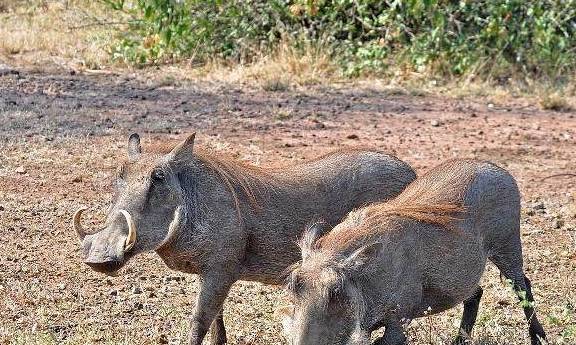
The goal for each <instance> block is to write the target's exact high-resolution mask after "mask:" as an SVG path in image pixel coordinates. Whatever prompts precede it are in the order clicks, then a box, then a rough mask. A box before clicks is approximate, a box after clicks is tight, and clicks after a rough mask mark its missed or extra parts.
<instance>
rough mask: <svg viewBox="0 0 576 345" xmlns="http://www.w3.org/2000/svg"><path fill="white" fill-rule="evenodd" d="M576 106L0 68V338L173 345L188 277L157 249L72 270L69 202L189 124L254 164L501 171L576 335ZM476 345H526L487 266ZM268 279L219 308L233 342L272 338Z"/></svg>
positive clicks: (561, 319) (544, 280)
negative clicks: (348, 162)
mask: <svg viewBox="0 0 576 345" xmlns="http://www.w3.org/2000/svg"><path fill="white" fill-rule="evenodd" d="M574 115H575V114H573V113H555V112H547V111H541V110H538V108H537V107H535V106H533V105H531V104H530V102H529V101H526V100H515V99H510V100H508V101H506V102H504V103H502V104H499V103H495V102H491V101H489V100H488V99H475V100H471V99H464V100H458V99H451V98H444V97H438V96H417V95H411V94H410V93H409V92H405V91H402V90H399V89H387V88H381V87H373V86H370V85H369V84H362V85H359V86H358V85H356V86H354V85H344V86H338V87H324V86H323V87H320V86H317V87H311V88H308V89H290V90H285V91H278V92H270V91H263V90H261V89H260V88H257V87H253V86H248V85H226V84H221V83H209V82H195V83H189V82H188V83H181V84H179V85H173V84H170V83H166V82H157V81H154V80H151V81H147V80H141V79H139V78H136V77H135V76H131V75H128V74H127V75H113V74H111V75H98V76H85V75H69V74H58V73H55V74H35V73H31V72H26V71H4V72H3V73H0V320H2V322H1V323H0V343H1V344H33V343H35V344H92V343H95V344H157V343H174V344H177V343H181V342H183V341H184V340H185V338H186V330H187V315H189V312H190V311H191V310H192V308H193V305H194V296H195V291H196V279H197V278H196V277H195V276H186V275H181V274H179V273H175V272H171V271H169V270H168V269H167V268H166V267H164V266H163V264H162V263H161V262H160V260H159V259H158V258H157V257H156V256H155V255H152V254H150V255H145V256H142V257H139V258H137V259H135V260H134V261H133V262H131V264H129V265H128V267H127V268H125V269H124V271H123V272H122V275H121V276H119V277H115V278H109V277H105V276H101V275H98V274H96V273H94V272H92V271H91V270H90V269H89V268H88V267H86V266H84V265H82V264H81V261H80V257H79V246H78V241H77V239H76V238H75V235H74V233H73V231H72V229H71V227H70V218H71V215H72V212H73V211H74V210H75V209H76V208H77V207H78V206H80V205H86V206H89V207H90V208H91V212H89V214H87V215H86V219H85V222H86V224H87V225H88V224H90V222H91V223H92V224H91V225H92V228H94V229H95V228H96V227H97V226H98V223H99V221H101V220H102V218H103V214H104V210H105V207H106V205H107V203H108V202H109V200H110V183H111V180H112V176H113V174H114V171H115V166H116V164H117V163H118V162H119V160H121V159H123V158H124V156H125V148H126V138H127V136H128V135H129V133H131V132H134V131H137V132H140V134H141V135H142V137H143V142H144V149H145V147H146V145H147V144H150V143H152V142H158V141H166V142H176V140H178V139H181V138H183V137H184V135H185V134H186V133H190V132H193V131H196V132H198V135H197V140H198V143H199V144H200V145H205V146H210V147H213V148H214V149H216V150H222V151H227V152H229V153H231V154H233V155H235V156H237V157H238V158H239V159H242V160H247V161H250V162H253V163H255V164H269V163H270V164H276V165H283V164H291V163H293V162H295V161H298V160H301V159H304V158H311V157H314V156H317V155H319V154H321V153H324V152H327V151H329V150H332V149H336V148H339V147H352V146H367V147H374V148H378V149H382V150H385V151H390V152H394V153H396V154H397V155H398V156H399V157H400V158H402V159H404V160H406V161H408V162H409V163H411V164H412V165H413V166H414V168H415V169H417V170H418V171H421V172H422V171H425V170H426V169H427V168H429V167H431V166H433V165H434V164H436V163H438V162H439V161H441V160H443V159H448V158H452V157H473V158H479V159H489V160H492V161H494V162H496V163H498V164H500V165H502V166H503V167H505V168H507V169H509V170H510V171H511V172H512V173H513V174H514V176H516V178H517V179H518V181H519V184H520V188H521V191H522V194H523V198H524V201H523V205H524V208H523V221H522V239H523V242H524V250H525V261H526V270H527V272H528V274H529V276H530V277H531V279H532V282H533V285H534V290H535V291H534V292H535V295H536V299H537V302H538V310H539V313H540V315H541V319H542V320H543V322H544V324H545V327H546V329H547V330H548V332H549V335H550V338H551V340H552V343H554V344H576V231H575V229H576V200H575V195H574V192H575V190H574V186H576V178H562V177H559V178H556V179H550V180H548V181H545V182H542V181H541V179H542V178H543V177H545V176H548V175H552V174H556V173H563V172H576V160H575V159H574V152H575V149H576V145H575V141H576V119H575V118H574ZM483 286H484V288H485V294H484V296H485V297H484V299H483V301H482V305H481V311H480V315H479V318H478V324H477V325H478V327H477V329H476V332H475V339H476V344H528V340H527V331H526V328H525V326H524V320H523V314H522V312H521V309H520V307H519V306H518V305H517V302H516V300H515V298H514V296H513V294H512V293H511V291H510V289H509V288H508V287H507V286H506V285H505V284H503V283H501V282H500V281H499V279H498V275H497V273H496V271H495V270H494V268H493V267H491V266H490V267H489V269H488V270H487V273H486V275H485V278H484V282H483ZM282 297H283V296H282V293H281V291H280V290H279V289H278V288H275V287H266V286H262V285H259V284H255V283H238V284H237V285H235V287H234V288H233V291H232V293H231V294H230V297H229V298H228V300H227V302H226V306H225V318H226V322H227V324H228V326H229V329H228V331H229V336H230V340H231V343H232V344H282V343H283V340H282V338H281V336H280V335H279V334H280V323H279V321H278V319H277V318H276V317H275V316H274V314H273V311H274V309H275V308H276V307H278V306H280V305H282V303H283V302H282ZM460 313H461V310H460V309H455V310H451V311H448V312H446V313H444V314H442V315H441V316H437V317H433V318H430V319H426V320H419V321H416V322H414V323H413V324H412V325H411V327H410V328H409V335H410V339H411V340H412V343H413V344H430V343H433V344H444V343H446V342H447V341H448V340H449V339H450V338H451V336H452V335H453V334H454V332H455V331H456V328H457V324H458V323H459V318H460Z"/></svg>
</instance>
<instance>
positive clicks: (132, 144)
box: [128, 133, 142, 160]
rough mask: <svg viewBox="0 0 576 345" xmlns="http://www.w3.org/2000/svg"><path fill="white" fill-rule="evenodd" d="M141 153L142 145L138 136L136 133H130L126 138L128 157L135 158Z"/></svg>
mask: <svg viewBox="0 0 576 345" xmlns="http://www.w3.org/2000/svg"><path fill="white" fill-rule="evenodd" d="M141 153H142V147H140V136H139V135H138V133H132V134H130V138H128V158H129V159H131V160H135V159H137V158H138V156H140V154H141Z"/></svg>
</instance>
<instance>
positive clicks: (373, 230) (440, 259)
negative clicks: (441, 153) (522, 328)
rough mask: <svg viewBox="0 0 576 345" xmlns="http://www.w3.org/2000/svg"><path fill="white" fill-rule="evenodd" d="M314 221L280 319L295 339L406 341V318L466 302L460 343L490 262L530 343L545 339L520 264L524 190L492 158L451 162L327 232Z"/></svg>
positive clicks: (392, 344)
mask: <svg viewBox="0 0 576 345" xmlns="http://www.w3.org/2000/svg"><path fill="white" fill-rule="evenodd" d="M317 229H318V226H312V227H310V228H309V229H308V230H307V232H306V234H305V236H304V239H303V241H302V244H301V246H302V262H301V264H299V265H297V266H295V267H294V270H293V272H292V273H291V275H290V277H289V282H288V290H289V293H290V296H291V298H292V300H293V302H294V305H293V306H289V307H285V308H283V309H282V312H283V313H284V314H285V317H286V318H285V320H284V322H283V324H284V328H285V331H286V333H287V337H288V338H289V339H290V340H291V344H293V345H324V344H325V345H339V344H358V345H360V344H369V340H370V334H371V332H372V331H374V330H376V329H377V328H380V327H382V326H385V328H386V329H385V332H384V335H383V336H382V337H381V338H379V339H378V340H377V341H376V342H375V343H374V344H387V345H399V344H404V343H405V342H406V337H405V335H404V333H403V325H404V324H405V323H407V322H409V321H410V320H412V319H414V318H418V317H422V316H425V315H430V314H435V313H439V312H441V311H444V310H446V309H448V308H451V307H453V306H455V305H457V304H459V303H461V302H464V314H463V317H462V321H461V325H460V331H459V334H458V337H457V338H456V339H455V341H454V343H456V344H462V343H464V342H465V341H466V338H467V337H469V335H470V333H471V331H472V327H473V325H474V323H475V320H476V314H477V312H478V306H479V302H480V297H481V296H482V288H481V287H480V286H479V285H478V284H479V281H480V278H481V276H482V274H483V272H484V267H485V265H486V260H487V259H489V260H490V261H492V262H493V263H494V264H495V265H496V266H497V267H498V269H499V270H500V272H501V273H502V274H503V275H504V276H505V277H506V278H508V279H509V280H510V281H511V282H512V284H513V287H514V290H515V291H516V293H517V294H518V296H519V297H520V298H521V300H522V306H523V308H524V313H525V315H526V318H527V319H528V323H529V333H530V338H531V341H532V344H534V345H535V344H541V340H542V339H545V337H546V336H545V333H544V330H543V329H542V326H541V325H540V323H539V322H538V319H537V318H536V314H535V311H534V299H533V297H532V291H531V288H530V281H529V280H528V278H527V277H526V276H525V275H524V273H523V269H522V265H523V263H522V247H521V243H520V196H519V192H518V188H517V186H516V182H515V181H514V178H513V177H512V176H511V175H510V174H509V173H508V172H506V171H505V170H503V169H501V168H499V167H497V166H495V165H493V164H490V163H486V162H478V161H472V160H454V161H449V162H447V163H445V164H442V165H440V166H439V167H437V168H435V169H433V170H432V171H430V172H428V173H427V174H426V175H424V176H421V177H419V178H418V179H417V180H416V181H414V182H413V183H412V184H410V185H409V186H408V187H407V188H406V189H405V190H404V192H402V193H401V194H400V195H399V196H398V197H396V198H395V199H392V200H390V201H388V202H384V203H376V204H373V205H370V206H368V207H365V208H362V209H359V210H356V211H353V212H351V213H350V214H349V215H348V217H346V219H345V220H344V221H343V222H342V223H340V224H338V225H337V226H336V227H335V228H334V229H333V230H332V231H330V232H328V233H326V234H325V235H323V236H322V237H320V236H318V234H317Z"/></svg>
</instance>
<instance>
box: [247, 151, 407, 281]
mask: <svg viewBox="0 0 576 345" xmlns="http://www.w3.org/2000/svg"><path fill="white" fill-rule="evenodd" d="M268 174H269V177H270V180H271V181H270V184H269V185H268V186H265V187H263V188H264V189H265V192H263V193H259V192H258V191H256V192H255V194H256V195H259V196H260V197H257V199H258V203H259V206H260V211H258V212H255V213H251V214H249V215H248V216H247V217H246V219H245V221H246V225H247V227H248V231H249V233H250V236H251V241H250V246H249V247H248V259H247V260H246V262H245V265H246V269H245V273H244V279H250V280H258V281H264V282H279V281H278V280H277V279H279V278H281V277H280V274H281V273H283V271H284V270H285V269H286V268H287V267H288V266H289V265H291V264H293V263H294V262H296V261H297V260H298V259H299V255H300V254H299V253H300V251H299V248H298V246H297V245H296V243H297V241H298V239H299V238H300V236H301V234H302V232H303V231H304V228H305V226H306V224H307V223H310V222H312V221H315V220H323V221H325V222H326V223H327V224H328V225H329V226H334V225H336V224H338V223H339V222H340V221H341V220H342V219H343V218H344V217H345V216H346V214H348V212H350V211H352V210H354V209H356V208H359V207H362V206H365V205H367V204H369V203H372V202H376V201H383V200H387V199H389V198H392V197H394V196H396V195H398V194H399V193H400V192H401V191H402V190H403V189H404V188H405V186H406V185H408V184H409V183H410V182H412V181H413V180H414V179H415V177H416V175H415V173H414V171H413V170H412V168H411V167H410V166H409V165H408V164H406V163H404V162H402V161H400V160H398V159H397V158H395V157H393V156H390V155H387V154H384V153H381V152H376V151H367V150H346V151H338V152H334V153H331V154H328V155H325V156H323V157H321V158H318V159H316V160H313V161H310V162H306V163H301V164H298V165H295V166H293V167H290V168H286V169H282V170H273V171H269V172H268Z"/></svg>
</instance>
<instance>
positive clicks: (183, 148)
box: [170, 133, 196, 158]
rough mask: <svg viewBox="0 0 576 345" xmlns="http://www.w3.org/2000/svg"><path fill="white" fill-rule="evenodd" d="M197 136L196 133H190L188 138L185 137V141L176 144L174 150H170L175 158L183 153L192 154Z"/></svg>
mask: <svg viewBox="0 0 576 345" xmlns="http://www.w3.org/2000/svg"><path fill="white" fill-rule="evenodd" d="M195 138H196V133H192V134H190V135H189V136H188V137H187V138H186V139H184V141H182V142H181V143H180V144H178V145H176V147H174V148H173V149H172V151H170V155H171V156H172V157H174V158H178V157H179V156H182V155H186V154H191V153H192V149H193V148H194V139H195Z"/></svg>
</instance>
